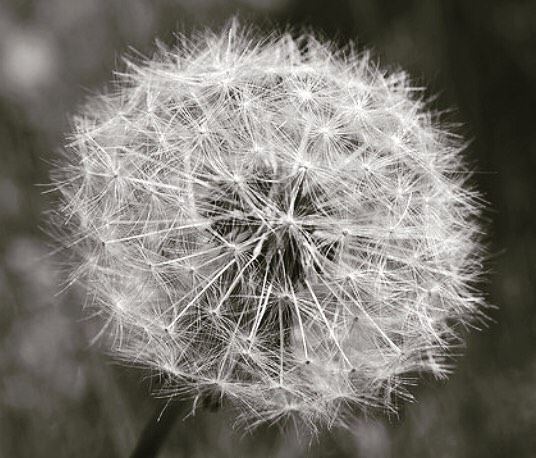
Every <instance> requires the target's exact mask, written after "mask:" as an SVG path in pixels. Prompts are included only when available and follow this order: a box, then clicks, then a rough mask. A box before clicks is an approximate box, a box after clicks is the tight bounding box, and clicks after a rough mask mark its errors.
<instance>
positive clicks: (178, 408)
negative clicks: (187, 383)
mask: <svg viewBox="0 0 536 458" xmlns="http://www.w3.org/2000/svg"><path fill="white" fill-rule="evenodd" d="M184 410H185V404H184V403H181V402H165V403H159V404H158V406H157V408H156V410H155V412H154V413H153V415H152V416H151V418H150V419H149V421H148V422H147V423H146V425H145V427H144V428H143V431H142V433H141V436H140V438H139V440H138V443H137V444H136V448H135V449H134V451H133V452H132V454H131V455H130V456H131V458H153V457H156V456H158V452H159V451H160V449H161V448H162V445H163V444H164V441H165V440H166V437H167V436H168V434H169V432H170V431H171V429H172V428H173V425H174V424H175V422H176V420H177V417H178V416H179V414H180V413H181V412H183V411H184Z"/></svg>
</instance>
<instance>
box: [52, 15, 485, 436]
mask: <svg viewBox="0 0 536 458" xmlns="http://www.w3.org/2000/svg"><path fill="white" fill-rule="evenodd" d="M462 151H463V143H462V141H461V139H459V138H458V137H457V136H456V135H454V134H451V133H449V132H448V131H446V130H444V129H443V128H442V127H441V125H440V124H439V123H438V121H437V119H435V116H433V115H432V114H431V113H430V112H429V111H428V108H427V104H426V101H425V100H424V97H423V95H422V90H420V89H418V88H414V87H413V86H412V85H411V82H410V80H409V78H408V77H407V75H406V74H405V73H404V72H401V71H398V72H392V73H388V72H385V71H383V70H382V69H381V68H379V67H378V66H377V65H375V64H374V63H373V62H372V61H371V58H370V56H369V54H368V53H358V52H356V51H355V50H352V49H346V50H343V51H340V50H339V51H338V50H337V49H336V48H335V47H334V46H333V45H332V44H330V43H326V42H322V41H319V40H318V39H317V38H315V37H314V36H312V35H304V36H301V37H298V38H295V37H294V38H293V37H292V36H291V35H290V34H283V35H274V36H272V37H268V38H265V39H263V40H260V41H259V40H255V39H254V37H253V35H251V34H249V33H248V32H244V31H243V30H241V29H240V27H239V26H238V25H237V23H236V22H233V23H232V24H231V25H230V26H229V27H228V28H226V29H225V30H224V31H223V32H221V33H208V32H206V33H200V34H198V35H196V36H194V37H189V38H188V37H181V38H179V42H178V44H177V45H176V46H175V47H173V48H170V49H163V48H162V49H160V50H159V51H158V53H157V54H156V55H155V56H153V57H152V58H148V59H144V60H141V61H139V60H138V61H134V60H132V61H128V62H127V65H126V68H125V70H124V71H123V72H119V73H117V77H116V82H115V85H114V88H113V89H111V90H109V91H107V92H105V93H104V94H102V95H101V96H98V97H94V98H92V99H91V100H90V101H89V102H88V104H87V105H86V106H85V107H84V108H83V109H82V110H81V112H80V113H79V115H78V116H76V117H75V118H74V131H73V134H72V136H71V141H70V143H69V144H68V145H67V147H66V148H65V155H64V156H65V158H64V160H63V161H62V163H61V165H60V166H58V167H57V168H56V169H55V171H54V183H55V185H56V188H57V190H58V191H59V193H60V195H61V206H60V207H59V209H58V212H57V215H58V217H59V220H60V221H61V226H62V228H63V231H62V234H63V235H62V240H63V242H64V244H65V246H66V247H68V248H69V251H70V252H71V253H72V254H73V259H74V261H73V262H74V267H73V268H72V270H71V273H70V276H69V279H70V282H74V281H79V282H81V283H83V284H84V285H85V287H86V288H87V290H88V294H89V296H91V297H93V298H94V300H95V307H96V309H97V310H98V311H99V313H102V314H103V315H105V316H106V318H107V320H106V323H107V326H108V328H109V330H110V331H111V333H112V335H113V336H114V341H113V347H114V351H115V352H116V353H117V354H118V355H119V356H120V357H121V358H123V359H124V360H125V361H129V362H135V363H137V364H142V365H144V366H146V367H149V368H151V369H153V370H156V371H157V372H159V373H161V374H165V375H166V376H167V380H168V382H167V384H166V387H165V391H166V393H167V394H169V395H177V396H179V395H180V396H185V395H188V394H190V395H192V396H197V397H196V399H199V397H198V396H199V395H205V396H212V398H213V399H217V398H225V399H229V400H230V402H231V403H233V404H234V405H236V406H238V407H240V408H242V415H241V418H243V419H244V421H245V422H246V423H247V424H249V425H256V424H259V423H262V422H274V421H278V420H281V419H284V418H287V417H289V416H292V417H293V418H298V419H300V420H302V421H303V422H304V423H305V424H306V425H310V426H312V427H316V426H318V425H320V424H325V425H333V424H338V423H344V421H345V419H346V418H347V417H348V416H349V415H354V414H356V413H357V412H359V411H363V410H368V409H384V410H387V411H392V412H394V411H396V406H397V404H396V400H397V399H398V398H400V397H402V398H408V397H410V394H409V393H408V392H407V390H406V388H405V387H406V385H407V382H408V380H409V379H410V378H411V376H412V374H416V373H424V372H430V373H432V374H434V375H435V376H437V377H443V376H445V375H446V374H447V373H448V372H449V370H450V365H449V355H450V349H451V348H454V347H455V346H457V345H459V344H460V343H461V336H460V330H461V329H462V328H463V327H466V326H468V325H470V324H471V323H473V321H474V319H475V317H477V316H481V313H480V310H481V308H482V307H483V306H484V301H483V298H482V295H481V294H480V293H479V292H478V290H477V289H476V286H475V285H476V284H477V281H478V279H479V277H480V275H481V273H482V267H481V262H482V249H481V243H480V238H481V237H480V229H479V214H480V211H481V208H482V204H481V199H480V196H479V194H478V192H476V191H475V190H474V189H473V188H472V187H471V185H470V184H469V178H470V176H471V175H470V173H469V171H468V170H467V166H466V165H465V163H464V161H463V157H462Z"/></svg>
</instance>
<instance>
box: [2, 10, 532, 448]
mask: <svg viewBox="0 0 536 458" xmlns="http://www.w3.org/2000/svg"><path fill="white" fill-rule="evenodd" d="M535 10H536V7H535V6H534V2H532V1H529V0H523V1H521V0H520V1H512V0H493V1H489V0H472V1H471V2H467V1H463V0H449V1H442V0H430V1H417V0H413V1H407V2H392V1H390V0H380V1H377V0H339V1H333V2H326V1H325V0H240V1H238V0H235V1H232V0H202V1H200V0H182V1H181V0H155V1H151V2H149V1H143V0H128V1H127V0H1V1H0V313H1V317H2V318H1V320H0V374H1V375H0V456H10V457H11V456H13V457H19V456H21V457H25V456H31V457H48V456H77V457H79V456H80V457H84V456H107V457H113V456H126V455H128V452H129V450H131V448H132V446H133V444H134V442H135V440H136V437H137V436H138V434H139V432H140V430H141V428H142V426H143V424H144V422H145V420H146V419H147V418H148V416H149V415H150V413H151V411H152V410H153V408H154V404H155V401H154V400H152V399H151V398H150V397H149V396H148V391H149V390H148V387H147V384H143V383H140V382H139V375H140V374H139V373H138V372H136V371H134V370H131V369H125V368H122V367H117V366H116V365H114V364H112V362H111V361H112V360H111V359H109V358H107V357H106V356H104V355H103V354H102V353H101V352H100V351H99V350H98V349H97V348H94V347H90V346H89V345H88V342H90V341H91V338H92V337H93V336H94V334H95V332H96V329H98V328H96V327H94V325H93V324H92V322H91V321H88V320H83V317H84V314H83V312H82V311H81V308H80V303H81V301H82V299H81V298H80V297H79V296H77V293H76V291H75V290H70V291H67V292H66V293H62V294H59V295H56V293H57V292H58V291H59V290H60V288H61V286H60V281H61V280H60V278H59V277H58V275H56V274H55V273H54V266H53V264H52V260H51V259H50V258H49V257H47V256H46V255H47V253H48V252H49V248H48V247H47V245H46V243H47V240H46V237H45V236H43V234H42V232H41V231H40V230H39V228H38V225H39V224H41V221H42V216H41V214H42V211H43V210H44V209H45V208H46V207H47V206H48V205H49V204H48V200H47V199H48V197H49V196H47V195H42V194H41V191H42V189H41V188H39V187H38V186H36V184H37V183H45V182H47V181H48V178H47V174H48V170H49V168H50V166H49V164H48V163H49V161H51V160H53V159H54V157H55V150H57V149H58V148H59V147H60V146H61V145H62V143H63V138H62V135H63V132H65V131H66V130H68V129H69V126H68V123H67V120H68V114H69V113H71V112H72V111H73V110H74V108H75V107H76V106H77V105H78V104H79V103H80V102H81V101H82V100H83V98H84V97H85V96H86V95H87V94H88V93H92V92H93V91H95V90H97V88H99V87H101V86H102V85H103V84H104V83H105V82H107V81H108V80H109V79H110V72H111V71H112V69H113V68H115V67H116V64H117V60H118V59H119V58H118V56H119V55H120V54H122V53H123V52H125V51H126V50H128V46H133V47H134V48H136V49H137V50H139V51H141V52H143V53H148V54H150V53H151V50H152V49H154V39H155V38H156V37H159V38H161V39H163V40H164V41H166V42H172V41H173V37H172V32H173V31H177V30H178V31H181V30H188V29H191V28H192V27H194V26H195V25H199V24H207V25H217V24H219V23H221V22H223V21H225V20H226V19H227V18H228V17H229V16H230V15H232V14H233V13H235V12H237V11H239V12H240V14H241V15H242V17H243V18H245V19H246V20H253V21H256V22H260V23H261V25H262V26H264V27H265V28H268V29H269V27H270V24H271V21H274V22H279V23H282V24H286V23H288V22H290V23H291V24H294V25H300V24H311V25H312V27H313V28H314V29H316V30H320V31H323V33H324V34H325V35H326V36H328V37H332V38H336V39H338V40H340V41H341V42H344V41H346V40H347V39H349V38H358V42H359V43H362V44H363V45H366V46H372V47H373V48H375V50H376V52H377V53H379V55H380V56H381V60H382V64H383V65H397V64H400V65H401V66H403V67H404V68H407V69H409V70H410V71H411V73H412V74H413V76H416V77H417V78H419V77H422V80H423V81H426V82H432V91H431V92H440V95H439V98H438V100H439V102H438V104H437V106H438V108H441V107H446V106H457V107H458V110H457V111H456V112H454V113H452V114H450V115H449V116H450V118H451V119H452V120H453V121H460V122H463V123H464V125H465V127H464V128H463V130H464V132H466V133H467V136H468V137H470V138H474V141H473V142H472V144H471V146H470V147H469V156H470V159H471V160H473V161H475V163H476V164H477V169H479V170H481V171H483V173H482V174H479V175H477V176H476V180H477V181H478V186H479V188H480V189H481V190H482V191H483V192H484V193H485V194H486V196H487V198H488V200H489V201H490V202H491V205H492V207H493V208H494V211H493V212H490V214H489V217H490V220H491V222H490V226H489V229H490V232H489V239H490V248H491V251H492V252H495V253H499V255H498V256H497V257H496V258H495V259H493V260H492V262H491V263H490V264H489V266H488V267H490V268H492V270H493V273H492V278H493V281H492V282H490V284H489V285H487V290H488V292H489V296H490V301H491V302H492V303H495V304H497V305H498V306H499V307H500V308H499V309H498V310H496V311H493V312H492V314H491V315H492V318H493V319H494V320H496V323H495V324H492V325H491V326H490V328H489V329H484V330H483V331H482V332H481V333H473V334H472V336H471V337H470V338H469V341H468V345H467V349H465V350H464V353H465V357H464V358H462V359H460V361H459V363H458V368H457V370H456V372H455V374H454V375H453V377H452V378H451V379H450V380H449V381H448V382H446V383H444V384H440V383H437V382H432V381H430V382H429V383H427V384H424V386H421V387H420V388H419V389H418V390H415V394H416V396H417V399H418V402H417V403H414V404H410V405H406V406H404V407H403V409H402V413H401V418H400V419H381V418H377V419H368V420H367V421H365V420H362V421H359V422H356V424H355V427H354V428H353V431H354V432H353V434H351V433H347V432H342V431H335V432H333V433H330V434H325V435H321V437H320V438H319V441H318V443H315V444H314V445H313V446H312V447H311V448H309V449H308V448H306V447H305V446H306V445H307V443H306V441H305V443H303V442H304V441H302V443H300V442H299V441H298V440H296V438H295V437H293V436H288V437H282V436H280V435H279V434H278V433H277V431H275V430H269V429H266V430H261V431H259V432H257V433H255V434H254V435H253V436H245V437H241V436H240V434H239V433H231V431H232V430H231V428H230V426H229V425H230V423H231V421H229V417H228V415H227V414H226V412H225V411H223V412H220V413H217V414H215V413H209V412H203V413H200V414H198V415H196V417H194V418H189V419H188V420H187V421H185V422H184V423H180V424H179V425H177V428H176V429H175V431H174V432H173V434H172V436H171V437H170V438H169V441H168V442H167V443H166V447H165V451H164V453H163V456H188V457H191V456H194V457H195V456H199V457H202V456H222V457H226V456H228V457H235V456H244V457H255V456H258V457H261V456H262V457H264V456H274V457H296V456H319V457H324V456H332V457H355V456H362V457H388V456H394V457H415V456H424V457H426V456H439V457H442V456H444V457H450V456H456V457H476V456H486V457H503V456H516V457H521V456H533V455H534V453H536V439H535V438H534V434H533V432H534V431H535V430H536V350H535V347H534V341H535V338H536V313H535V312H534V302H535V292H536V287H535V285H536V274H535V269H534V259H535V258H536V239H535V236H534V233H535V232H534V231H535V229H536V227H535V226H536V224H535V223H536V217H535V216H534V214H535V213H534V211H533V208H532V207H533V204H532V197H533V195H534V193H535V192H536V189H535V187H536V186H535V184H534V183H535V182H536V180H534V177H533V171H534V170H535V167H536V131H535V130H534V127H533V123H534V115H533V110H534V106H536V57H535V54H534V52H533V51H534V49H535V47H536V34H535V33H534V32H533V30H535V24H536V11H535Z"/></svg>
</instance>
